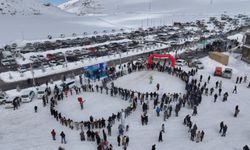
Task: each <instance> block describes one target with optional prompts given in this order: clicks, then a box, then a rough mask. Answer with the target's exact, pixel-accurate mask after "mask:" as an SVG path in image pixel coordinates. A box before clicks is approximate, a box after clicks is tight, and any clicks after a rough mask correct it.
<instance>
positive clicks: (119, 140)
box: [117, 135, 121, 146]
mask: <svg viewBox="0 0 250 150" xmlns="http://www.w3.org/2000/svg"><path fill="white" fill-rule="evenodd" d="M117 143H118V146H121V137H120V135H118V136H117Z"/></svg>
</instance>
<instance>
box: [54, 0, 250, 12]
mask: <svg viewBox="0 0 250 150" xmlns="http://www.w3.org/2000/svg"><path fill="white" fill-rule="evenodd" d="M249 2H250V1H249V0H189V1H187V0H126V1H120V0H69V1H68V2H66V3H63V4H61V5H59V6H58V7H59V8H61V9H62V10H65V11H67V12H70V13H76V14H78V15H79V14H86V13H103V14H119V13H130V14H131V13H133V14H135V13H136V14H137V13H144V12H154V13H168V12H177V13H178V12H180V11H191V12H193V13H195V12H197V11H198V12H199V13H203V12H204V11H206V12H207V10H209V11H210V12H211V13H213V12H214V11H218V10H221V11H222V12H223V11H231V10H232V9H233V10H235V8H236V7H235V5H238V6H239V7H242V6H245V5H247V4H249ZM242 4H243V5H242ZM244 10H246V8H244ZM238 11H239V9H238Z"/></svg>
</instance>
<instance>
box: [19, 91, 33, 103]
mask: <svg viewBox="0 0 250 150" xmlns="http://www.w3.org/2000/svg"><path fill="white" fill-rule="evenodd" d="M34 97H35V92H34V91H32V90H25V91H23V92H22V94H21V100H22V102H23V103H27V102H31V101H32V100H33V99H34Z"/></svg>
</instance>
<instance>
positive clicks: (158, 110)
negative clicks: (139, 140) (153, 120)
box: [155, 106, 161, 117]
mask: <svg viewBox="0 0 250 150" xmlns="http://www.w3.org/2000/svg"><path fill="white" fill-rule="evenodd" d="M155 111H156V113H157V117H159V116H160V112H161V108H160V107H159V106H157V107H156V110H155Z"/></svg>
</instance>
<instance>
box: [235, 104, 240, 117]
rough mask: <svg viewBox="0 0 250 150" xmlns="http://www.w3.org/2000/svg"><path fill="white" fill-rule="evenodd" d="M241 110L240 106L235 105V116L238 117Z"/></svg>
mask: <svg viewBox="0 0 250 150" xmlns="http://www.w3.org/2000/svg"><path fill="white" fill-rule="evenodd" d="M239 112H240V110H239V106H238V105H237V106H235V111H234V117H237V116H238V114H239Z"/></svg>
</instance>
